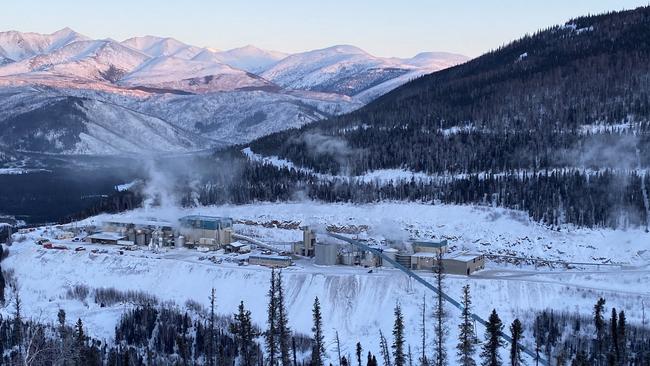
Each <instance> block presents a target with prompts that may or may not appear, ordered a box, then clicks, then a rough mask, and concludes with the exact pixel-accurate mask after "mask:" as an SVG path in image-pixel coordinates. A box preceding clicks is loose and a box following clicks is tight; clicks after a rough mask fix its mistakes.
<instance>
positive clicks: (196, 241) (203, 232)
mask: <svg viewBox="0 0 650 366" xmlns="http://www.w3.org/2000/svg"><path fill="white" fill-rule="evenodd" d="M179 223H180V228H179V232H180V234H181V235H183V237H184V241H185V244H188V245H199V246H204V247H209V248H211V249H218V248H220V247H222V246H224V245H226V244H230V243H231V242H232V224H233V220H232V218H230V217H217V216H202V215H190V216H185V217H182V218H180V219H179Z"/></svg>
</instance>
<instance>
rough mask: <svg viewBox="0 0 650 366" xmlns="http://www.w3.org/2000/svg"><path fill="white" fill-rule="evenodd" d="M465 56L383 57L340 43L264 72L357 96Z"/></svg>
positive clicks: (301, 85) (291, 83) (294, 84)
mask: <svg viewBox="0 0 650 366" xmlns="http://www.w3.org/2000/svg"><path fill="white" fill-rule="evenodd" d="M465 60H467V58H466V57H464V56H460V55H454V54H444V53H425V54H419V55H417V56H415V57H414V58H412V59H398V58H381V57H376V56H373V55H370V54H369V53H367V52H365V51H364V50H362V49H360V48H358V47H354V46H349V45H340V46H333V47H329V48H324V49H320V50H315V51H309V52H304V53H298V54H294V55H291V56H288V57H286V58H285V59H283V60H282V61H280V62H278V63H277V64H275V65H274V66H273V67H271V68H269V69H268V70H266V71H264V72H263V73H262V76H263V77H264V78H266V79H268V80H271V81H273V82H275V83H276V84H278V85H281V86H283V87H287V88H292V89H304V90H315V91H322V92H331V93H338V94H345V95H349V96H354V95H357V94H359V93H362V92H363V91H365V90H368V89H370V88H373V87H376V86H378V85H381V84H383V83H386V82H389V81H390V80H392V79H395V78H399V77H402V76H404V75H409V77H410V78H414V77H417V76H420V75H422V74H424V73H430V72H433V71H437V70H440V69H443V68H445V67H450V66H453V65H456V64H458V63H461V62H463V61H465ZM391 85H392V84H391ZM388 90H390V89H388ZM388 90H385V91H384V92H386V91H388Z"/></svg>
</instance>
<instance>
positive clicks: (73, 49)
mask: <svg viewBox="0 0 650 366" xmlns="http://www.w3.org/2000/svg"><path fill="white" fill-rule="evenodd" d="M148 59H149V57H148V56H147V55H145V54H143V53H141V52H138V51H136V50H133V49H130V48H128V47H126V46H123V45H122V44H120V43H118V42H116V41H113V40H98V41H94V40H84V41H77V42H73V43H70V44H67V45H66V46H64V47H61V48H59V49H57V50H56V51H54V52H51V53H45V54H38V55H36V56H33V57H31V58H28V59H24V60H22V61H17V62H13V63H10V64H7V65H5V66H4V67H0V76H14V77H16V78H17V79H19V78H21V77H25V76H26V77H30V76H33V75H34V74H37V75H41V76H42V75H48V76H52V77H57V76H68V77H76V78H79V79H81V80H83V79H90V80H102V81H107V82H115V81H118V80H119V79H121V78H122V77H123V75H126V74H128V73H129V72H131V71H133V70H134V69H135V68H136V67H138V66H139V65H141V64H142V63H143V62H145V61H147V60H148Z"/></svg>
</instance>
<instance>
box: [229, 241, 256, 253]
mask: <svg viewBox="0 0 650 366" xmlns="http://www.w3.org/2000/svg"><path fill="white" fill-rule="evenodd" d="M223 248H224V249H225V250H226V252H227V253H242V254H243V253H249V252H250V251H251V246H250V245H249V244H245V243H242V242H240V241H235V242H232V243H230V244H226V245H224V246H223Z"/></svg>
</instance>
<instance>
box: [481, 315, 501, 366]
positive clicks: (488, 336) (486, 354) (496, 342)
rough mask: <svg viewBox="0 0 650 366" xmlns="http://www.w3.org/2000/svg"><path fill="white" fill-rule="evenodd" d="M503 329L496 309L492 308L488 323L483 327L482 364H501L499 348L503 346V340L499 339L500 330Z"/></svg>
mask: <svg viewBox="0 0 650 366" xmlns="http://www.w3.org/2000/svg"><path fill="white" fill-rule="evenodd" d="M502 331H503V323H502V322H501V319H500V318H499V315H498V314H497V311H496V310H492V314H490V317H489V318H488V323H487V325H486V327H485V344H484V345H483V351H482V352H481V358H482V359H483V362H482V365H483V366H501V356H500V355H499V349H500V348H501V347H503V340H502V339H501V332H502Z"/></svg>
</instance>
